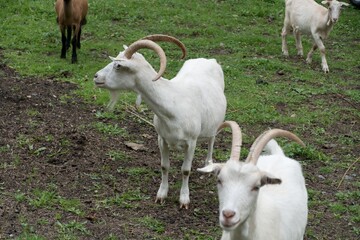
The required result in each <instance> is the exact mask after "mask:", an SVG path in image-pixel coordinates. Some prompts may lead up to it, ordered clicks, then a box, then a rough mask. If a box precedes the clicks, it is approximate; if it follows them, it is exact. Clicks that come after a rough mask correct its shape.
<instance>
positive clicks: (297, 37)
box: [294, 29, 304, 57]
mask: <svg viewBox="0 0 360 240" xmlns="http://www.w3.org/2000/svg"><path fill="white" fill-rule="evenodd" d="M294 36H295V42H296V49H297V51H298V52H297V54H298V56H301V57H302V56H303V55H304V52H303V46H302V43H301V35H300V31H299V30H298V29H294Z"/></svg>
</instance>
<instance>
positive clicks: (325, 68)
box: [313, 34, 329, 73]
mask: <svg viewBox="0 0 360 240" xmlns="http://www.w3.org/2000/svg"><path fill="white" fill-rule="evenodd" d="M313 38H314V41H315V44H316V45H317V47H318V48H319V50H320V55H321V66H322V70H323V71H324V72H325V73H328V72H329V66H328V64H327V61H326V56H325V46H324V44H323V42H322V40H321V38H320V36H319V35H317V34H313Z"/></svg>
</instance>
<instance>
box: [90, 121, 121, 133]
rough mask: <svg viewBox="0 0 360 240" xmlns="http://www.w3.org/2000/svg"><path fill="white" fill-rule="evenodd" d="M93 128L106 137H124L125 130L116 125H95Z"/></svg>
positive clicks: (99, 123) (101, 123)
mask: <svg viewBox="0 0 360 240" xmlns="http://www.w3.org/2000/svg"><path fill="white" fill-rule="evenodd" d="M95 128H96V129H97V130H98V131H99V132H101V133H104V134H107V135H119V136H126V134H127V132H126V130H125V129H123V128H121V127H119V126H118V125H117V124H115V125H112V124H106V123H103V122H97V123H95Z"/></svg>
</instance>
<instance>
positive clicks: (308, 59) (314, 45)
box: [306, 43, 318, 64]
mask: <svg viewBox="0 0 360 240" xmlns="http://www.w3.org/2000/svg"><path fill="white" fill-rule="evenodd" d="M317 48H318V46H317V45H316V43H314V44H313V46H312V48H311V49H310V51H309V53H308V54H307V57H306V62H307V63H309V64H310V63H311V62H312V55H313V53H314V51H315V50H316V49H317Z"/></svg>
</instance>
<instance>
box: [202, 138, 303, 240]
mask: <svg viewBox="0 0 360 240" xmlns="http://www.w3.org/2000/svg"><path fill="white" fill-rule="evenodd" d="M266 148H267V152H270V154H271V155H267V156H264V155H262V156H260V158H259V159H258V162H257V165H256V166H255V165H254V164H252V163H244V162H240V161H237V160H233V159H230V160H228V161H227V162H226V163H225V164H213V165H208V166H206V167H204V168H202V169H198V170H199V171H201V172H212V171H215V172H217V173H218V195H219V202H220V208H219V211H220V215H219V220H220V225H221V227H222V228H223V235H222V238H221V239H222V240H235V239H242V240H250V239H252V240H254V239H256V240H289V239H291V240H300V239H303V235H304V232H305V227H306V223H307V213H308V209H307V191H306V187H305V180H304V177H303V174H302V171H301V166H300V164H299V163H298V162H297V161H295V160H293V159H290V158H288V157H286V156H285V155H284V153H283V151H282V149H281V148H280V146H279V145H278V144H277V143H276V141H275V140H271V141H270V142H269V143H268V144H267V146H266ZM264 177H266V178H276V179H281V183H280V184H271V185H269V184H268V185H264V186H262V184H261V181H262V178H264ZM219 182H221V184H219ZM259 187H261V188H260V190H258V188H259ZM254 188H255V189H254ZM256 188H257V190H256ZM229 212H230V213H232V214H234V216H231V215H230V218H226V216H228V217H229V215H226V214H229Z"/></svg>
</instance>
